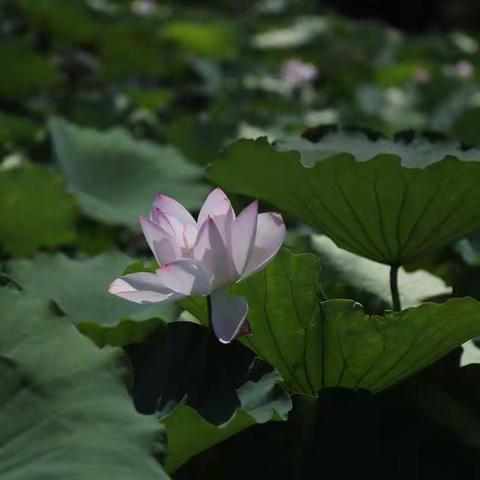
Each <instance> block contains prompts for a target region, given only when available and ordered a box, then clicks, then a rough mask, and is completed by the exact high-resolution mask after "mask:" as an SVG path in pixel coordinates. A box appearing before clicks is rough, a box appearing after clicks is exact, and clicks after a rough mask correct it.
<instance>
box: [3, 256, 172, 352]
mask: <svg viewBox="0 0 480 480" xmlns="http://www.w3.org/2000/svg"><path fill="white" fill-rule="evenodd" d="M131 262H132V259H131V258H130V257H128V256H127V255H125V254H124V253H120V252H115V251H113V252H107V253H103V254H101V255H97V256H95V257H92V258H89V259H85V260H74V259H71V258H68V257H67V256H65V255H63V254H61V253H58V254H55V255H46V254H39V255H37V256H36V257H34V258H33V259H32V260H29V259H18V260H12V261H10V262H8V264H7V275H8V277H9V278H11V279H12V280H14V281H15V282H16V283H18V285H20V286H21V287H22V288H23V289H24V290H25V291H26V292H27V293H30V294H33V295H35V296H36V297H39V298H43V299H45V300H52V301H54V302H55V303H56V304H57V305H58V306H59V307H60V308H61V310H63V311H64V312H65V313H66V314H67V315H68V316H69V317H70V318H71V319H72V320H73V321H74V322H75V323H77V324H82V323H83V322H93V323H95V324H98V325H101V326H103V327H118V328H120V329H121V330H124V329H125V328H127V325H126V324H125V323H122V322H121V321H122V320H125V319H131V320H136V321H143V320H149V319H152V318H155V317H159V318H161V319H163V320H169V319H171V318H173V316H174V312H175V306H173V305H166V306H150V307H149V306H145V305H138V304H136V303H132V302H127V301H125V300H122V299H121V298H118V297H116V296H114V295H112V294H110V293H108V291H107V287H108V286H109V285H110V283H112V281H113V280H115V278H117V277H119V276H121V275H122V272H123V269H124V268H125V265H128V264H129V263H131ZM147 326H148V325H146V327H147ZM82 328H83V327H82ZM85 328H86V329H87V330H88V329H89V327H88V325H87V326H86V327H85ZM90 329H91V327H90ZM127 330H128V328H127ZM95 331H96V330H95ZM137 333H138V332H137ZM111 335H115V336H116V337H117V338H118V337H119V336H120V338H118V339H117V340H115V341H114V344H123V342H126V338H125V335H126V333H122V332H118V331H117V332H113V333H111ZM137 336H138V335H137ZM141 336H143V335H141ZM99 338H100V337H99ZM103 341H105V340H103ZM98 343H99V344H102V340H101V339H99V340H98Z"/></svg>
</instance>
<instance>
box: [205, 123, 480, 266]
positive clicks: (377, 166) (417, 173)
mask: <svg viewBox="0 0 480 480" xmlns="http://www.w3.org/2000/svg"><path fill="white" fill-rule="evenodd" d="M342 138H344V142H342V141H341V139H342ZM322 139H324V141H323V140H322ZM278 149H281V150H288V151H278V150H276V149H275V148H273V147H272V146H270V145H269V144H268V142H267V141H266V140H264V139H260V140H257V141H238V142H236V143H235V144H233V145H232V146H231V147H230V149H229V150H228V151H227V153H226V154H225V155H224V156H222V157H220V158H219V160H217V161H216V162H214V163H213V165H212V167H211V169H210V175H209V176H210V178H211V179H212V180H213V181H214V182H215V183H217V184H219V185H221V186H222V187H224V188H225V189H226V190H229V191H232V192H238V193H242V194H245V195H250V196H252V197H259V198H261V199H264V200H267V201H268V202H270V203H272V204H274V205H276V206H278V207H279V208H280V209H282V210H283V211H285V212H287V213H288V214H290V215H292V216H294V217H297V218H298V219H300V220H302V221H304V222H305V223H307V224H309V225H310V226H312V227H314V228H315V229H317V230H318V231H320V232H322V233H325V234H327V235H328V236H329V237H330V238H332V239H333V240H334V241H335V243H336V244H337V245H338V246H339V247H341V248H344V249H347V250H350V251H351V252H353V253H356V254H359V255H362V256H364V257H367V258H370V259H371V260H375V261H378V262H382V263H387V264H397V265H401V264H405V263H408V262H409V261H411V260H413V259H415V258H417V257H420V256H422V255H424V254H426V253H431V252H434V251H435V250H438V249H440V248H442V247H444V246H446V245H448V244H449V243H450V242H452V241H454V240H456V239H459V238H461V237H463V236H465V235H467V234H468V233H470V232H472V231H473V230H475V229H476V228H478V227H479V226H480V196H479V195H478V192H477V188H478V187H477V186H478V183H479V181H480V162H478V161H477V160H478V159H480V156H479V153H478V152H477V151H475V150H467V151H462V150H461V149H460V148H459V147H455V146H451V145H450V146H449V145H448V144H446V143H445V142H434V143H428V142H426V141H425V140H423V141H422V140H418V141H417V140H412V141H409V140H408V137H406V136H403V137H402V138H400V139H398V141H397V142H389V141H386V140H383V139H382V138H378V137H377V139H376V140H369V139H368V138H367V136H366V135H364V134H353V135H349V134H348V133H344V132H339V133H333V134H332V136H331V135H329V134H328V133H327V134H326V136H325V137H321V136H320V139H319V141H318V143H314V142H308V141H306V140H303V141H301V142H298V141H293V142H286V143H283V144H280V145H279V146H278ZM342 151H347V152H354V153H355V156H354V155H353V154H352V153H339V152H342ZM453 154H455V155H458V157H457V156H455V157H454V156H452V155H453ZM399 155H401V156H399ZM445 155H450V156H448V157H446V158H444V157H445ZM372 157H373V158H372ZM300 158H301V159H302V162H303V163H304V164H307V165H309V166H308V167H306V166H304V165H303V164H302V162H301V161H300ZM469 159H470V160H472V161H467V160H469ZM316 160H318V161H316ZM312 164H315V165H314V166H313V167H312V166H311V165H312ZM266 178H268V182H267V181H265V179H266Z"/></svg>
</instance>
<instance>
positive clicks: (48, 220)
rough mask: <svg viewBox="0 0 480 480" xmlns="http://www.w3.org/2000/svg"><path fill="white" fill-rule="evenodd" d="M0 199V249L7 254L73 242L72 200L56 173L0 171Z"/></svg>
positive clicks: (30, 167) (28, 168)
mask: <svg viewBox="0 0 480 480" xmlns="http://www.w3.org/2000/svg"><path fill="white" fill-rule="evenodd" d="M0 198H1V201H0V244H1V245H0V248H2V249H3V250H4V251H6V252H7V253H9V254H10V255H30V254H32V253H33V252H35V251H36V250H38V249H39V248H42V247H58V246H60V245H68V244H72V243H73V242H74V240H75V219H76V213H77V212H76V208H75V205H74V199H73V198H72V197H71V196H70V195H69V194H67V193H66V191H65V186H64V181H63V178H62V177H61V176H60V175H58V174H57V173H55V172H51V171H48V170H45V169H43V168H41V167H38V166H35V165H27V166H25V167H23V168H19V169H11V170H4V171H0Z"/></svg>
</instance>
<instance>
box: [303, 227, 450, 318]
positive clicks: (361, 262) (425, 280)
mask: <svg viewBox="0 0 480 480" xmlns="http://www.w3.org/2000/svg"><path fill="white" fill-rule="evenodd" d="M311 241H312V247H313V250H314V251H315V253H317V254H318V255H319V256H320V259H321V264H322V276H321V278H322V282H323V283H325V282H327V281H328V280H330V281H333V282H336V283H341V284H342V285H349V286H351V287H353V288H356V289H359V290H363V291H365V292H369V293H371V294H373V295H375V297H377V298H379V299H381V300H382V301H383V302H385V303H387V304H389V305H391V303H392V297H391V292H390V284H389V278H390V268H389V267H388V266H387V265H384V264H382V263H377V262H374V261H372V260H369V259H368V258H364V257H360V256H359V255H355V254H354V253H351V252H349V251H347V250H343V249H342V248H338V247H337V246H336V245H335V243H334V242H333V241H332V240H331V239H330V238H328V237H327V236H326V235H312V237H311ZM324 290H325V288H324ZM398 290H399V294H400V300H401V304H402V307H403V308H407V307H415V306H417V305H418V304H420V303H421V302H422V301H424V300H426V299H429V298H433V297H438V296H443V295H450V294H451V293H452V289H451V288H450V287H448V286H447V285H446V284H445V282H444V281H443V280H442V279H441V278H438V277H436V276H435V275H432V274H431V273H429V272H427V271H426V270H416V271H415V272H407V271H405V269H404V268H403V267H400V268H399V270H398ZM327 295H328V296H330V295H329V294H328V293H327ZM330 297H331V296H330ZM336 298H339V297H336ZM342 298H344V297H342Z"/></svg>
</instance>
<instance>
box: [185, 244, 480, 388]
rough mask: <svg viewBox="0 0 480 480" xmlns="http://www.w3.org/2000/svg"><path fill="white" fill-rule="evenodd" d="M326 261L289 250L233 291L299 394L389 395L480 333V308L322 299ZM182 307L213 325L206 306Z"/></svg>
mask: <svg viewBox="0 0 480 480" xmlns="http://www.w3.org/2000/svg"><path fill="white" fill-rule="evenodd" d="M318 277H319V260H318V258H317V257H315V256H314V255H311V254H302V255H295V254H292V253H290V252H289V251H288V250H282V251H280V253H279V254H278V255H277V257H276V258H275V260H274V261H273V262H272V263H271V264H270V265H269V266H268V267H267V268H266V269H265V270H264V271H262V272H259V273H258V274H256V275H254V276H253V277H251V278H249V279H247V280H245V281H243V282H242V283H240V284H238V286H237V287H235V288H234V289H233V291H234V292H235V293H237V294H241V295H244V296H245V297H246V299H247V301H248V304H249V308H250V310H249V320H250V323H251V325H252V329H253V335H252V336H251V337H246V338H244V339H242V342H243V343H245V345H247V346H249V347H250V348H251V349H252V350H253V351H254V352H255V353H256V354H257V355H258V356H259V357H261V358H263V359H264V360H266V361H267V362H268V363H270V364H271V365H272V366H273V367H275V368H276V369H277V370H278V371H279V372H280V374H281V376H282V378H283V380H284V382H285V384H286V386H287V387H288V389H289V390H290V391H291V392H297V393H305V394H312V395H314V394H315V393H316V392H317V391H318V390H319V389H321V388H327V387H347V388H364V389H367V390H371V391H374V392H378V391H380V390H383V389H385V388H387V387H389V386H391V385H393V384H395V383H398V382H400V381H401V380H404V379H405V378H407V377H409V376H411V375H413V374H414V373H415V372H417V371H419V370H421V369H422V368H425V367H426V366H428V365H430V364H431V363H433V362H434V361H435V360H436V359H438V358H440V357H442V356H443V355H445V354H447V353H448V352H449V351H450V350H452V349H454V348H455V347H457V346H459V345H461V344H462V343H464V342H465V341H466V340H468V339H469V338H472V337H474V336H477V335H478V334H479V333H480V303H479V302H477V301H476V300H473V299H470V298H464V299H453V300H449V301H448V302H446V303H444V304H434V303H425V304H423V305H421V306H419V307H416V308H410V309H407V310H403V311H402V312H399V313H388V312H387V313H386V314H385V316H370V315H367V314H366V313H365V312H364V310H363V309H362V307H361V305H360V304H358V303H356V302H353V301H351V300H327V301H323V302H321V301H320V299H319V295H318V289H319V283H318ZM182 306H183V307H184V308H185V309H187V310H188V311H189V312H191V313H192V314H193V315H195V316H196V317H197V318H198V319H199V320H200V321H201V322H202V323H207V321H208V318H207V307H206V302H205V301H204V299H202V298H198V297H197V298H190V299H189V300H187V301H184V302H183V303H182Z"/></svg>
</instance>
